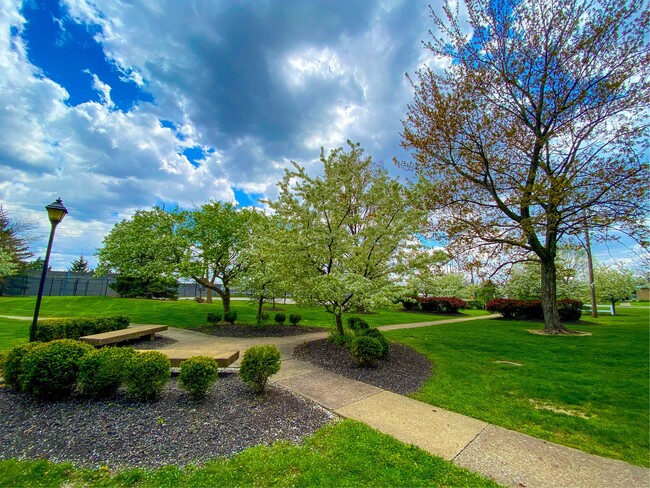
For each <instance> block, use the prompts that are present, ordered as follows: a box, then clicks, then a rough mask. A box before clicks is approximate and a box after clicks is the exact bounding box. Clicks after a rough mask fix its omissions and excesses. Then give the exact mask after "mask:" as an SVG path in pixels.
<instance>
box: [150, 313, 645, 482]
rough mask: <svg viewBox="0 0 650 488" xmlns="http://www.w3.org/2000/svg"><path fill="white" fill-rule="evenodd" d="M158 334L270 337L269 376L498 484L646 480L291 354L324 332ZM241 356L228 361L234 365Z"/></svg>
mask: <svg viewBox="0 0 650 488" xmlns="http://www.w3.org/2000/svg"><path fill="white" fill-rule="evenodd" d="M492 317H494V316H480V317H470V318H463V319H449V320H440V321H436V322H423V323H416V324H400V325H389V326H383V327H379V328H380V329H381V330H395V329H407V328H416V327H428V326H432V325H433V326H435V325H442V324H446V323H452V322H465V321H471V320H479V319H485V318H492ZM159 335H162V336H165V337H169V338H171V339H174V340H176V341H178V342H177V343H175V344H173V345H171V346H169V347H170V348H173V349H175V350H177V351H188V352H192V353H193V354H197V355H199V354H215V353H218V352H224V351H231V350H233V349H238V350H239V351H240V352H241V356H243V353H244V352H245V351H246V350H247V349H249V348H251V347H253V346H255V345H260V344H274V345H276V346H277V347H278V348H279V349H280V352H281V358H282V368H281V369H280V371H279V373H278V374H276V375H274V376H273V377H272V378H271V380H272V381H274V382H275V383H277V384H278V385H281V386H282V387H284V388H287V389H289V390H291V391H293V392H294V393H296V394H298V395H301V396H303V397H306V398H308V399H310V400H313V401H314V402H316V403H318V404H320V405H322V406H323V407H325V408H327V409H329V410H331V411H333V412H335V413H337V414H338V415H340V416H342V417H346V418H351V419H355V420H358V421H360V422H363V423H365V424H367V425H369V426H370V427H373V428H375V429H377V430H379V431H380V432H383V433H386V434H389V435H391V436H393V437H395V438H396V439H399V440H400V441H402V442H405V443H408V444H413V445H415V446H417V447H419V448H420V449H423V450H425V451H427V452H429V453H431V454H433V455H436V456H440V457H442V458H444V459H447V460H449V461H451V462H453V463H454V464H457V465H458V466H462V467H464V468H467V469H469V470H471V471H474V472H476V473H479V474H481V475H483V476H486V477H488V478H491V479H493V480H495V481H497V482H499V483H501V484H503V485H506V486H512V487H517V488H522V487H527V488H535V487H540V488H546V487H548V488H555V487H557V488H566V487H575V488H581V487H585V488H599V487H602V488H612V487H626V488H629V487H649V486H650V470H648V469H646V468H641V467H638V466H632V465H630V464H627V463H624V462H622V461H616V460H613V459H608V458H603V457H600V456H595V455H592V454H587V453H584V452H582V451H579V450H576V449H572V448H569V447H565V446H561V445H558V444H553V443H551V442H547V441H543V440H541V439H536V438H534V437H530V436H527V435H525V434H521V433H518V432H514V431H511V430H507V429H504V428H501V427H497V426H494V425H490V424H488V423H486V422H483V421H480V420H476V419H474V418H471V417H467V416H464V415H460V414H457V413H454V412H450V411H447V410H444V409H442V408H438V407H436V406H433V405H429V404H426V403H422V402H419V401H416V400H413V399H412V398H408V397H405V396H402V395H397V394H395V393H391V392H389V391H386V390H382V389H381V388H377V387H375V386H371V385H368V384H365V383H361V382H358V381H354V380H351V379H348V378H346V377H343V376H340V375H337V374H334V373H331V372H329V371H326V370H324V369H322V368H319V367H317V366H313V365H311V364H309V363H307V362H304V361H298V360H295V359H292V355H293V350H294V348H295V347H296V346H297V345H299V344H302V343H304V342H309V341H313V340H318V339H324V338H326V337H327V333H325V332H319V333H315V334H305V335H301V336H291V337H265V338H235V337H214V336H209V335H206V334H202V333H200V332H194V331H191V330H186V329H176V328H169V329H168V330H167V331H165V332H161V333H159ZM240 362H241V359H240V360H238V361H237V362H235V363H234V364H233V366H235V367H236V366H238V365H239V364H240Z"/></svg>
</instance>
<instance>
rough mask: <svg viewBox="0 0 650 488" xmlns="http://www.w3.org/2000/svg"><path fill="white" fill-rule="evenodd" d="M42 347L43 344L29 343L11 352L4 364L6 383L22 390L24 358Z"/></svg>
mask: <svg viewBox="0 0 650 488" xmlns="http://www.w3.org/2000/svg"><path fill="white" fill-rule="evenodd" d="M42 345H43V343H42V342H28V343H27V344H21V345H19V346H16V347H14V348H13V349H11V350H10V351H9V353H8V354H7V358H6V360H5V364H4V380H5V383H7V384H8V385H9V386H10V387H11V388H13V389H14V390H18V391H20V390H22V375H23V358H24V357H25V355H26V354H27V353H28V352H29V351H31V350H32V349H35V348H37V347H41V346H42Z"/></svg>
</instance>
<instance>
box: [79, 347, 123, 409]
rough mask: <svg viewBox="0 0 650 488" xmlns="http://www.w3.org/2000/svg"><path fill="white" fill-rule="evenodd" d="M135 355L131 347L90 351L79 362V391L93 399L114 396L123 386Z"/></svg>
mask: <svg viewBox="0 0 650 488" xmlns="http://www.w3.org/2000/svg"><path fill="white" fill-rule="evenodd" d="M135 354H136V352H135V351H134V350H133V349H131V348H129V347H105V348H102V349H96V350H94V351H90V352H89V353H88V354H86V355H85V356H83V357H82V358H81V359H80V360H79V374H78V376H77V381H78V384H79V390H80V391H81V392H82V393H83V394H85V395H88V396H90V397H93V398H106V397H110V396H112V395H114V394H115V393H116V392H117V390H118V388H119V387H120V386H122V383H123V382H124V377H125V375H126V372H127V369H128V367H129V363H130V362H131V361H132V360H133V359H134V357H135Z"/></svg>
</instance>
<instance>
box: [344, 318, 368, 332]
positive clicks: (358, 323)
mask: <svg viewBox="0 0 650 488" xmlns="http://www.w3.org/2000/svg"><path fill="white" fill-rule="evenodd" d="M345 322H346V324H347V326H348V328H349V329H350V330H351V331H353V332H355V333H357V332H359V331H361V330H364V329H367V328H368V327H370V326H369V325H368V322H366V321H365V320H363V319H362V318H361V317H354V316H353V317H348V318H347V320H346V321H345Z"/></svg>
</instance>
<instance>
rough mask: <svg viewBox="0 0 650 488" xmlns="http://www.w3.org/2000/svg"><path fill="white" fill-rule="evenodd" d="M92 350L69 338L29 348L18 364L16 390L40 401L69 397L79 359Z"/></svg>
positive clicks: (77, 370) (72, 388) (75, 377)
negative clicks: (18, 374)
mask: <svg viewBox="0 0 650 488" xmlns="http://www.w3.org/2000/svg"><path fill="white" fill-rule="evenodd" d="M93 350H94V349H93V347H92V346H90V345H88V344H85V343H83V342H79V341H75V340H73V339H57V340H54V341H51V342H46V343H42V344H41V345H40V346H37V347H33V348H31V349H30V350H29V351H28V352H27V353H26V354H25V355H24V357H23V358H22V361H21V363H20V369H21V372H20V389H21V390H22V391H23V392H25V393H27V394H29V395H32V396H34V397H37V398H41V399H51V398H63V397H66V396H69V395H71V394H72V392H73V390H74V388H75V386H76V384H77V373H78V372H79V362H80V359H81V358H82V357H83V356H84V355H85V354H88V353H89V352H91V351H93Z"/></svg>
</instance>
